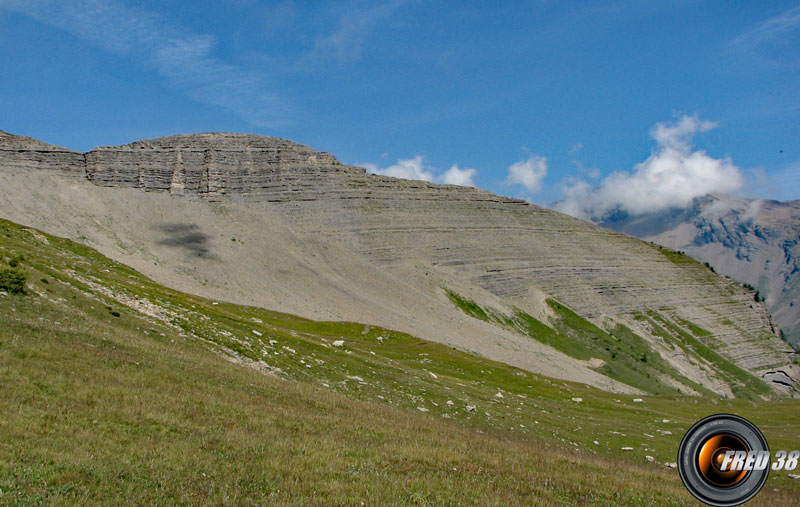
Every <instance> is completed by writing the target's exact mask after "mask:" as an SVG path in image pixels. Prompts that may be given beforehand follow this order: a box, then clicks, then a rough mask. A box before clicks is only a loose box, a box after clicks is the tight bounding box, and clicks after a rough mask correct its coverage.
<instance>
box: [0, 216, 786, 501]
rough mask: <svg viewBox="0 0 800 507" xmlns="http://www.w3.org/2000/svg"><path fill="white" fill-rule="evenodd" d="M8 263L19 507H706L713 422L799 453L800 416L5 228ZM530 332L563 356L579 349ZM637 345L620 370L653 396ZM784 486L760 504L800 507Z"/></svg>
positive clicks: (4, 327) (780, 482) (2, 323)
mask: <svg viewBox="0 0 800 507" xmlns="http://www.w3.org/2000/svg"><path fill="white" fill-rule="evenodd" d="M0 259H2V261H1V262H2V264H3V265H2V266H0V271H2V269H5V270H7V271H9V272H13V273H16V274H22V275H24V276H25V284H24V293H16V294H12V293H11V291H9V290H5V291H4V294H5V295H0V504H3V505H39V504H84V505H96V504H106V505H111V504H113V505H120V504H137V505H152V504H214V505H218V504H245V505H252V504H256V505H264V504H270V505H271V504H278V505H280V504H288V505H362V504H363V505H508V504H512V505H532V504H533V505H618V504H621V505H643V506H644V505H648V506H649V505H695V504H696V502H695V501H694V500H693V498H692V497H691V496H690V495H689V493H688V492H687V491H686V490H685V489H684V488H683V486H682V484H681V483H680V479H679V477H678V473H677V471H676V470H675V469H672V468H669V467H668V466H667V465H668V464H669V463H672V462H675V461H676V460H677V459H676V453H677V449H678V444H679V442H680V439H681V437H682V436H683V433H684V432H685V431H686V430H687V429H688V428H689V427H690V426H691V425H692V424H693V423H694V422H695V421H696V420H698V419H699V418H701V417H703V416H706V415H709V414H712V413H719V412H733V413H737V414H740V415H743V416H745V417H747V418H749V419H750V420H752V421H753V422H755V423H756V424H757V425H758V426H759V427H760V428H761V430H762V431H763V432H764V433H765V435H766V437H767V439H768V440H769V443H770V447H771V448H772V449H773V450H776V449H798V448H800V401H798V400H775V401H761V400H759V399H758V398H757V397H754V398H753V399H737V400H727V399H719V398H715V397H713V396H706V397H688V396H682V395H678V394H675V393H662V394H659V395H652V396H643V397H641V398H642V401H641V402H634V397H631V396H627V395H618V394H613V393H606V392H603V391H600V390H597V389H594V388H591V387H588V386H585V385H580V384H572V383H568V382H562V381H557V380H553V379H548V378H545V377H541V376H537V375H534V374H531V373H528V372H524V371H521V370H518V369H516V368H512V367H509V366H507V365H504V364H500V363H496V362H492V361H488V360H486V359H483V358H480V357H476V356H473V355H470V354H467V353H465V352H463V351H459V350H455V349H453V348H450V347H446V346H443V345H439V344H435V343H431V342H426V341H423V340H419V339H417V338H414V337H412V336H409V335H407V334H403V333H399V332H396V331H392V330H387V329H381V328H376V327H371V326H366V325H363V324H357V323H346V322H315V321H311V320H307V319H303V318H301V317H296V316H292V315H286V314H281V313H276V312H271V311H268V310H264V309H260V308H251V307H242V306H236V305H231V304H228V303H224V302H220V301H210V300H207V299H203V298H199V297H195V296H192V295H188V294H184V293H180V292H178V291H174V290H171V289H169V288H166V287H163V286H160V285H158V284H156V283H154V282H153V281H152V280H149V279H148V278H146V277H144V276H142V275H141V274H139V273H137V272H135V271H134V270H132V269H130V268H128V267H126V266H124V265H121V264H119V263H116V262H114V261H112V260H109V259H108V258H106V257H103V256H102V255H100V254H98V253H97V252H95V251H93V250H91V249H89V248H86V247H83V246H81V245H78V244H76V243H73V242H70V241H68V240H64V239H60V238H56V237H52V236H48V235H45V234H42V233H40V232H38V231H33V230H30V229H26V228H24V227H21V226H18V225H16V224H13V223H10V222H5V221H0ZM12 261H13V262H12ZM12 264H13V266H12ZM8 276H9V277H10V278H13V277H12V276H11V274H9V275H8ZM453 297H454V296H451V299H452V298H453ZM455 297H458V296H457V295H455ZM461 301H462V303H461V304H464V305H465V306H466V307H468V308H469V311H472V312H474V313H475V315H477V317H476V318H482V316H485V317H486V318H487V319H488V318H493V317H492V315H491V311H489V313H487V309H481V308H479V307H477V308H472V307H470V306H469V302H468V301H466V300H463V299H462V300H461ZM552 304H553V305H557V304H558V303H557V302H553V303H552ZM465 311H466V310H465ZM561 314H562V315H563V317H562V318H563V320H564V321H565V322H567V321H569V319H574V318H575V317H577V316H575V317H573V314H572V313H571V312H569V311H568V309H566V308H565V309H563V311H562V313H561ZM642 318H647V319H651V320H652V322H653V323H655V324H659V323H660V324H661V325H662V326H663V327H664V328H665V333H667V334H669V335H670V336H671V337H673V338H674V335H676V334H677V331H673V330H671V329H668V328H667V326H668V325H669V323H665V322H662V321H660V320H659V316H658V315H643V316H642ZM516 319H518V320H515V321H514V322H512V323H511V324H513V325H516V326H523V325H526V326H527V328H526V329H528V330H529V331H530V333H531V334H533V335H537V332H546V333H551V335H549V338H547V339H551V340H552V341H553V343H554V346H558V343H561V342H563V340H564V339H565V337H569V336H570V333H571V332H573V331H570V329H574V326H573V327H570V328H569V329H568V328H566V327H565V328H558V327H557V328H556V329H551V328H548V329H551V330H550V331H546V330H543V329H540V328H539V327H538V325H537V324H536V323H535V322H531V321H528V320H526V319H525V317H524V316H517V317H516ZM526 322H527V324H526ZM506 324H508V323H506ZM511 324H510V325H511ZM681 329H683V328H681ZM591 332H592V333H596V331H594V330H591ZM598 332H601V333H604V331H602V330H598ZM682 332H683V331H682ZM621 333H623V331H620V333H616V332H615V333H614V334H615V335H618V334H620V335H621ZM701 333H702V330H696V331H694V332H690V333H689V334H687V335H686V336H685V337H682V339H683V341H689V340H701V339H702V336H699V335H701ZM542 339H545V337H542ZM605 339H606V338H605V337H603V336H602V335H598V337H597V340H599V341H598V343H602V340H605ZM594 341H595V340H591V341H587V342H586V344H585V345H583V346H585V347H593V346H594V345H591V343H593V342H594ZM698 343H699V342H698ZM631 347H633V348H631V350H627V349H626V351H624V353H622V352H621V353H620V356H622V357H621V359H620V363H619V364H620V367H619V368H618V371H619V372H621V373H619V374H620V375H628V376H630V377H631V378H639V377H641V372H640V371H639V370H637V369H636V368H634V366H638V365H637V363H636V361H639V362H641V361H640V356H641V354H643V353H644V352H642V351H641V350H639V348H638V347H640V345H632V346H631ZM608 352H609V354H611V353H612V352H611V351H608ZM587 353H588V352H587ZM595 357H596V356H595ZM609 358H610V356H609ZM623 359H624V362H623ZM612 364H613V363H612ZM648 364H649V365H651V366H652V365H654V364H655V366H652V367H659V366H658V364H657V362H656V361H655V358H649V362H648ZM624 365H627V366H626V367H625V368H623V367H622V366H624ZM626 368H627V369H626ZM637 372H638V373H637ZM637 375H639V377H636V376H637ZM730 375H731V376H736V375H740V372H738V371H734V370H732V371H731V372H730ZM626 378H627V377H626ZM642 381H644V380H643V379H642ZM752 388H753V389H759V388H760V387H759V386H758V385H757V384H753V386H752ZM623 448H626V449H628V448H629V449H630V450H624V449H623ZM788 473H797V472H773V473H771V474H770V478H769V480H768V482H767V485H766V486H765V488H764V490H763V491H762V493H761V494H760V495H758V496H757V497H756V498H755V499H754V500H753V501H752V504H753V505H773V506H774V505H796V504H798V503H800V481H797V480H793V479H790V478H788V476H787V474H788Z"/></svg>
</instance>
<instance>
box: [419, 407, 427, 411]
mask: <svg viewBox="0 0 800 507" xmlns="http://www.w3.org/2000/svg"><path fill="white" fill-rule="evenodd" d="M417 410H419V411H420V412H427V411H428V409H427V408H425V407H417Z"/></svg>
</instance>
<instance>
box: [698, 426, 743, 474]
mask: <svg viewBox="0 0 800 507" xmlns="http://www.w3.org/2000/svg"><path fill="white" fill-rule="evenodd" d="M722 450H731V451H749V450H750V448H749V447H748V446H747V445H746V444H745V443H744V442H742V440H741V439H739V438H738V437H736V436H735V435H732V434H730V433H721V434H719V435H714V436H713V437H711V438H709V439H708V440H706V441H705V443H703V445H702V447H701V448H700V452H699V453H698V454H697V467H698V469H699V470H700V473H701V474H702V475H703V477H704V478H705V479H706V480H707V481H708V482H710V483H711V484H714V485H715V486H721V487H730V486H734V485H736V484H738V483H739V482H741V481H742V480H743V479H744V478H745V477H746V476H747V470H741V471H739V470H729V471H722V469H721V465H722V461H721V460H720V461H716V460H719V459H720V457H721V456H724V454H723V453H721V452H720V451H722ZM715 465H716V466H715Z"/></svg>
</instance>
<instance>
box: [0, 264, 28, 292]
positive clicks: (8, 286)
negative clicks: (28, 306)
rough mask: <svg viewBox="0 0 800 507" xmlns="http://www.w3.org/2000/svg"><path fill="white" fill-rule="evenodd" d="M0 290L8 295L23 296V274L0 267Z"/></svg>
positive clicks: (12, 269)
mask: <svg viewBox="0 0 800 507" xmlns="http://www.w3.org/2000/svg"><path fill="white" fill-rule="evenodd" d="M0 290H1V291H5V292H8V293H9V294H25V273H23V272H22V271H20V270H17V269H14V268H4V267H0Z"/></svg>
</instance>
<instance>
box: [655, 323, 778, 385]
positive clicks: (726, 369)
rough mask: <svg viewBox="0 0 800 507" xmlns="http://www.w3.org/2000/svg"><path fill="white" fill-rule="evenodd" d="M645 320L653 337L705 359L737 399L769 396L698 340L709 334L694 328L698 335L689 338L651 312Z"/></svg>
mask: <svg viewBox="0 0 800 507" xmlns="http://www.w3.org/2000/svg"><path fill="white" fill-rule="evenodd" d="M645 318H646V319H647V320H648V321H649V322H650V324H651V326H652V327H653V330H654V332H655V334H657V335H659V336H662V337H664V338H665V339H667V340H669V341H670V342H672V343H674V344H676V345H677V346H679V347H681V348H682V349H684V350H685V351H687V352H690V353H694V354H696V355H698V356H699V357H701V358H703V359H705V360H706V361H707V362H708V363H709V364H710V365H711V366H712V367H713V368H714V369H715V370H716V371H717V372H718V373H720V375H721V376H722V377H723V378H724V379H726V380H727V381H728V382H729V384H730V386H731V390H732V391H733V393H734V394H735V395H736V396H737V397H740V398H754V397H758V396H761V395H763V396H768V395H770V394H772V392H771V390H770V388H769V386H767V385H766V384H765V383H764V382H763V381H761V379H759V378H757V377H755V376H753V375H751V374H750V373H749V372H747V371H746V370H744V369H742V368H740V367H739V366H737V365H735V364H734V363H732V362H731V361H729V360H728V359H726V358H725V357H723V356H722V355H720V354H719V353H717V352H716V351H714V350H713V349H712V348H711V347H710V346H709V345H708V344H706V343H704V342H703V341H701V340H700V339H699V338H705V339H706V340H708V339H709V338H710V337H711V333H709V332H708V331H705V330H704V329H702V328H699V327H698V328H697V329H698V330H699V332H698V333H695V334H694V336H693V335H692V334H690V333H687V332H686V331H684V330H683V329H681V328H680V327H679V326H678V325H676V324H674V323H672V322H670V321H668V320H667V319H666V318H664V317H663V316H662V315H660V314H659V313H658V312H655V311H653V310H648V311H647V315H646V317H645ZM695 327H696V326H695ZM667 330H668V331H667ZM692 332H694V331H692Z"/></svg>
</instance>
